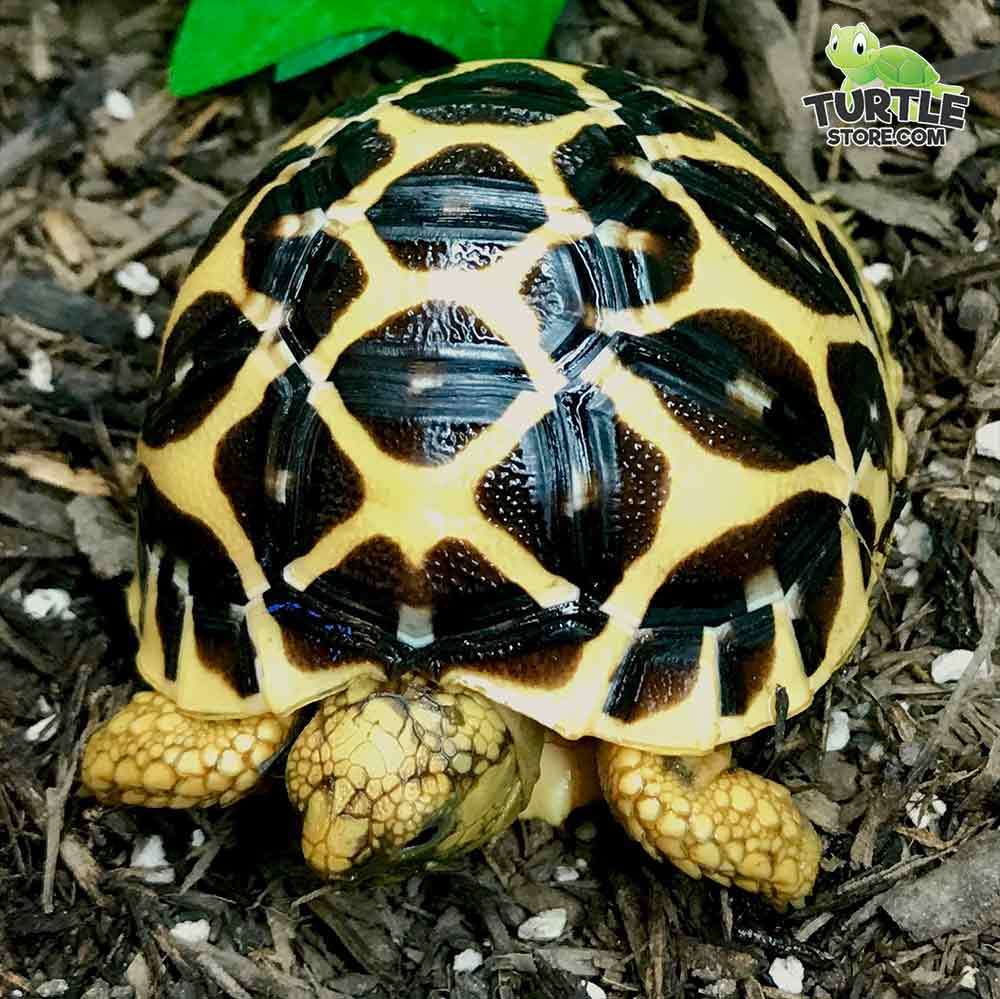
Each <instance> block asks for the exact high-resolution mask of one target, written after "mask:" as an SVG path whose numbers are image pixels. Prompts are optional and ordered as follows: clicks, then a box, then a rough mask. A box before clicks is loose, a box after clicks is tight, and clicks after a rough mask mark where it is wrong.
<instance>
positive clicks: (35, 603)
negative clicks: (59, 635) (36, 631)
mask: <svg viewBox="0 0 1000 999" xmlns="http://www.w3.org/2000/svg"><path fill="white" fill-rule="evenodd" d="M72 599H73V598H72V597H71V596H70V595H69V594H68V593H67V592H66V591H65V590H60V589H59V588H57V587H52V588H51V589H45V588H42V589H37V590H32V591H31V592H30V593H28V594H27V595H26V596H25V597H24V598H23V599H22V601H21V605H22V606H23V607H24V613H25V614H27V615H28V617H33V618H34V619H35V620H36V621H41V620H43V619H44V618H47V617H57V618H59V620H60V621H73V620H74V619H75V618H76V615H75V614H74V613H73V612H72V611H71V610H70V609H69V605H70V603H71V602H72Z"/></svg>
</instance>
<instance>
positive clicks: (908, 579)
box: [899, 569, 920, 590]
mask: <svg viewBox="0 0 1000 999" xmlns="http://www.w3.org/2000/svg"><path fill="white" fill-rule="evenodd" d="M919 582H920V570H919V569H907V570H906V572H904V573H903V578H902V579H900V581H899V585H900V586H905V587H906V589H908V590H912V589H913V588H914V587H915V586H916V585H917V583H919Z"/></svg>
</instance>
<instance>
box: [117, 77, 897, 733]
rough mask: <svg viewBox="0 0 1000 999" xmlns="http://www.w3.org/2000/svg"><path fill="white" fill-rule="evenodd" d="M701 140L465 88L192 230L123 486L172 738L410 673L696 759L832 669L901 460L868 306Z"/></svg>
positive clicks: (144, 635) (634, 102) (797, 204)
mask: <svg viewBox="0 0 1000 999" xmlns="http://www.w3.org/2000/svg"><path fill="white" fill-rule="evenodd" d="M859 268H860V258H859V256H858V254H857V252H856V251H855V250H854V249H853V247H852V246H851V245H850V243H849V241H848V240H847V239H846V237H845V236H844V234H843V233H842V232H841V230H840V229H839V227H838V225H837V224H836V222H835V221H834V219H833V218H832V217H831V215H830V214H829V213H828V212H827V211H826V210H824V209H823V208H821V207H819V206H818V205H817V204H815V203H814V202H813V200H812V199H811V198H810V197H809V195H808V194H807V193H806V192H805V191H804V190H803V189H802V188H801V187H800V186H799V185H798V184H797V183H796V182H795V181H794V180H793V179H792V178H791V177H790V176H789V175H788V174H787V173H786V172H784V170H782V168H781V167H780V166H779V164H778V163H777V162H775V161H774V160H773V159H771V158H769V157H768V156H766V155H765V154H764V153H762V152H761V150H760V149H758V147H757V146H756V145H755V144H754V142H753V141H752V140H751V139H750V138H749V137H748V136H747V134H746V133H745V132H744V131H742V130H741V129H740V128H739V127H738V126H737V125H736V124H735V123H733V122H732V121H731V120H730V119H729V118H726V117H724V116H723V115H721V114H719V113H718V112H716V111H714V110H712V109H711V108H709V107H706V106H704V105H702V104H700V103H698V102H697V101H694V100H691V99H690V98H686V97H683V96H681V95H680V94H676V93H672V92H670V91H666V90H663V89H661V88H658V87H656V86H654V85H652V84H650V83H648V82H645V81H643V80H641V79H640V78H638V77H635V76H633V75H631V74H629V73H624V72H619V71H615V70H611V69H606V68H601V67H587V66H576V65H569V64H561V63H550V62H541V61H500V62H483V63H470V64H464V65H459V66H457V67H455V68H454V69H452V70H450V71H448V72H444V73H441V74H439V75H436V76H431V77H428V78H423V79H419V80H415V81H411V82H408V83H405V84H402V85H400V86H399V87H398V88H397V89H395V90H394V91H393V92H391V93H383V94H381V95H376V96H373V97H370V98H368V99H366V100H362V101H359V102H356V103H354V104H353V105H350V106H345V107H344V108H342V109H341V111H340V113H339V114H337V115H335V116H333V117H329V118H326V119H324V120H323V121H321V122H319V123H318V124H316V125H314V126H313V127H312V128H309V129H307V130H306V131H305V132H303V133H302V134H301V135H299V136H298V137H297V138H296V139H293V140H292V141H291V142H290V143H289V144H288V145H287V147H285V148H284V149H283V151H282V152H281V153H280V154H279V155H278V156H277V157H276V158H275V159H274V160H273V161H272V162H271V163H270V165H268V166H267V167H266V168H265V169H264V170H263V171H262V172H261V173H260V175H259V176H258V177H257V178H256V179H255V180H254V181H253V182H252V183H251V184H250V186H249V187H248V188H247V189H246V191H245V192H244V193H243V194H241V195H240V196H239V197H237V198H236V199H235V200H234V201H233V202H232V203H231V204H230V205H229V207H228V208H226V209H225V211H224V212H223V213H222V215H221V216H220V218H219V220H218V221H217V222H216V224H215V225H214V227H213V228H212V230H211V232H210V234H209V236H208V238H207V240H206V241H205V243H204V245H202V247H201V248H200V249H199V250H198V252H197V254H196V255H195V258H194V260H193V262H192V265H191V271H190V274H189V276H188V278H187V280H186V282H185V284H184V285H183V288H182V289H181V291H180V294H179V296H178V300H177V303H176V306H175V308H174V310H173V313H172V316H171V319H170V323H169V327H168V329H167V332H166V336H165V343H164V347H163V353H162V358H161V364H160V369H159V374H158V377H157V380H156V383H155V387H154V390H153V394H152V399H151V402H150V406H149V410H148V414H147V417H146V421H145V425H144V428H143V434H142V442H141V448H140V452H139V460H140V464H141V466H142V476H141V485H140V487H139V496H138V504H139V514H140V571H139V573H138V577H137V581H136V583H135V585H134V586H133V589H132V593H131V599H130V606H131V612H132V616H133V620H134V623H135V626H136V629H137V631H138V634H139V637H140V648H139V653H138V666H139V670H140V672H141V673H142V675H143V676H144V677H145V678H146V680H147V681H148V682H149V683H150V684H152V685H153V686H154V687H155V688H157V689H158V690H160V691H163V692H164V693H165V694H167V695H168V696H170V697H172V698H173V699H175V700H176V702H177V703H178V704H179V706H180V707H182V708H184V709H187V710H189V711H193V712H201V713H209V714H216V715H230V716H239V715H249V714H254V713H258V712H263V711H273V712H278V713H285V712H287V711H290V710H292V709H295V708H297V707H300V706H302V705H305V704H307V703H310V702H312V701H315V700H317V699H319V698H320V697H322V696H324V695H326V694H327V693H330V692H332V691H334V690H336V689H338V688H339V687H341V686H343V685H344V684H346V683H347V682H348V681H349V680H350V679H351V678H353V677H354V676H357V675H359V674H374V675H390V676H391V675H396V674H399V673H401V672H403V671H407V670H416V671H419V672H422V673H424V674H426V675H429V676H431V677H434V678H437V679H440V680H441V681H442V682H457V683H461V684H465V685H467V686H469V687H472V688H475V689H477V690H480V691H483V692H485V693H486V694H487V695H488V696H490V697H492V698H494V699H495V700H497V701H499V702H502V703H505V704H507V705H509V706H511V707H513V708H514V709H516V710H518V711H521V712H523V713H524V714H526V715H529V716H531V717H533V718H535V719H538V720H539V721H541V722H543V723H544V724H546V725H549V726H551V727H552V728H555V729H557V730H558V731H560V732H562V733H563V734H564V735H567V736H569V737H579V736H583V735H594V736H598V737H601V738H603V739H607V740H609V741H612V742H616V743H622V744H629V745H635V746H641V747H647V748H651V749H653V750H656V751H660V752H664V753H680V752H698V751H702V750H706V749H710V748H711V747H713V746H715V745H716V744H718V743H720V742H726V741H729V740H732V739H734V738H737V737H740V736H743V735H746V734H748V733H750V732H753V731H755V730H757V729H759V728H761V727H763V726H765V725H768V724H771V723H772V722H773V719H774V711H775V708H774V703H775V694H776V690H777V688H778V687H779V686H780V687H782V688H783V689H784V691H785V694H786V695H787V697H788V710H789V712H790V713H795V712H798V711H800V710H802V709H803V708H804V707H805V706H807V705H808V704H809V702H810V701H811V699H812V696H813V694H814V692H815V691H816V690H817V689H818V688H819V687H820V686H821V685H822V684H823V683H824V682H825V681H826V680H827V678H828V677H829V676H830V674H831V672H832V671H833V670H834V669H836V668H837V667H838V666H839V665H840V664H841V663H842V662H843V661H844V659H845V658H846V657H847V656H848V655H849V654H850V652H851V650H852V648H853V647H854V645H855V643H856V641H857V640H858V638H859V636H860V634H861V632H862V630H863V628H864V626H865V623H866V621H867V618H868V615H869V597H870V595H871V593H872V591H873V588H874V586H875V583H876V577H877V575H878V572H879V570H880V569H881V566H882V563H883V561H884V553H885V546H886V542H887V537H888V534H889V528H890V526H891V508H892V501H893V493H894V486H895V483H896V482H897V481H898V479H899V478H900V477H901V475H902V473H903V468H904V464H905V450H906V449H905V444H904V441H903V438H902V435H901V433H900V430H899V428H898V426H897V423H896V421H895V416H894V410H895V406H896V403H897V400H898V396H899V391H900V369H899V366H898V365H897V363H896V362H895V361H894V360H893V359H892V357H891V356H890V353H889V348H888V343H887V339H886V329H887V325H888V323H887V322H886V309H885V306H884V304H883V302H882V300H881V298H880V297H879V296H878V294H877V293H876V292H875V290H874V289H873V288H871V287H870V285H869V284H868V283H867V282H866V280H865V279H864V278H863V276H862V275H861V273H860V269H859Z"/></svg>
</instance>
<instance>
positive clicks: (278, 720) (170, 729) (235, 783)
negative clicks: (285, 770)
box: [81, 691, 294, 808]
mask: <svg viewBox="0 0 1000 999" xmlns="http://www.w3.org/2000/svg"><path fill="white" fill-rule="evenodd" d="M293 720H294V716H293V715H286V716H285V717H279V716H278V715H258V716H256V717H253V718H227V719H218V718H211V717H206V716H197V715H190V714H187V713H185V712H183V711H181V710H180V709H179V708H178V707H177V706H176V705H175V704H174V703H173V701H171V700H170V699H169V698H167V697H164V696H163V695H162V694H159V693H156V692H155V691H143V692H142V693H140V694H136V695H135V697H133V698H132V700H131V701H130V702H129V703H128V704H127V705H126V706H125V707H124V708H122V710H121V711H119V712H118V714H116V715H115V716H114V717H113V718H112V719H111V720H110V721H109V722H107V724H105V725H102V726H101V728H99V729H98V730H97V731H96V732H95V733H94V734H93V735H92V736H91V738H90V741H89V742H88V743H87V747H86V749H85V750H84V754H83V766H82V768H81V769H82V772H81V778H82V781H83V785H84V788H85V789H86V790H87V791H89V792H90V793H91V794H93V795H95V796H96V797H97V798H98V799H99V800H100V801H103V802H106V803H109V804H114V803H117V802H124V803H125V804H128V805H145V806H147V807H149V808H196V807H201V806H203V805H229V804H232V802H234V801H236V800H237V799H238V798H242V797H243V796H244V795H245V794H246V793H247V792H248V791H249V790H250V789H251V788H252V787H253V786H254V784H256V783H257V781H258V780H259V779H260V775H261V771H260V767H261V766H262V765H263V764H264V763H265V761H267V760H268V759H270V758H271V757H272V756H274V754H275V753H277V752H278V750H279V749H280V748H281V747H282V746H283V745H284V743H285V741H286V739H287V738H288V734H289V731H290V730H291V727H292V722H293Z"/></svg>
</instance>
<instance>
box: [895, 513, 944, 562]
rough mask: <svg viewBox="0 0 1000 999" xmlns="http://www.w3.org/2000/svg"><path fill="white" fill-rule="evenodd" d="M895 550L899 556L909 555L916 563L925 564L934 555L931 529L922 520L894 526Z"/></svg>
mask: <svg viewBox="0 0 1000 999" xmlns="http://www.w3.org/2000/svg"><path fill="white" fill-rule="evenodd" d="M893 534H894V536H895V538H896V550H897V551H898V552H899V554H900V555H909V556H910V557H911V558H915V559H916V560H917V561H918V562H926V561H927V560H928V559H929V558H930V557H931V555H933V554H934V539H933V538H932V537H931V529H930V528H929V527H928V526H927V525H926V524H925V523H924V522H923V521H922V520H916V519H914V520H911V521H910V522H909V523H908V524H896V526H895V528H894V529H893Z"/></svg>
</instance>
